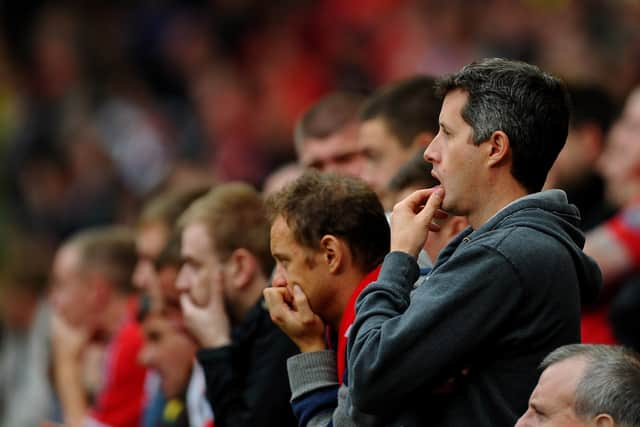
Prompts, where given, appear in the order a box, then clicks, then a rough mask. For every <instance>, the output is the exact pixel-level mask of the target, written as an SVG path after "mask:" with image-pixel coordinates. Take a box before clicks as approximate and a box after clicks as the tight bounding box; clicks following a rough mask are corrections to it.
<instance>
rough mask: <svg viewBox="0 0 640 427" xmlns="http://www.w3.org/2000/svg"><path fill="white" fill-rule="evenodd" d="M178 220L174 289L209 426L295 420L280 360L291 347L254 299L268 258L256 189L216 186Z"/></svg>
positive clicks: (265, 274)
mask: <svg viewBox="0 0 640 427" xmlns="http://www.w3.org/2000/svg"><path fill="white" fill-rule="evenodd" d="M178 225H179V227H180V229H181V231H182V245H181V252H182V259H183V265H182V267H181V269H180V273H179V276H178V281H177V286H178V288H179V289H180V291H181V292H182V295H181V298H180V302H181V305H182V312H183V314H184V319H185V324H186V326H187V328H188V330H189V331H190V333H191V334H192V335H193V336H194V337H195V339H196V340H197V341H198V344H199V347H200V349H199V350H198V353H197V360H198V362H199V364H200V365H201V366H202V368H203V370H204V374H205V378H206V391H207V398H208V400H209V403H210V404H211V407H212V409H213V414H214V421H215V425H216V426H217V427H225V426H233V427H241V426H252V427H258V426H274V427H275V426H279V427H284V426H293V425H295V419H294V417H293V414H292V412H291V409H290V407H289V403H288V401H289V396H290V394H291V391H290V390H289V385H288V383H287V377H286V369H285V360H286V358H287V357H289V356H291V355H292V354H294V353H295V352H296V348H295V345H294V344H293V342H291V341H290V340H289V338H288V337H287V336H286V335H284V334H283V333H282V331H280V330H279V329H278V328H277V326H275V325H274V324H273V323H272V322H271V319H270V318H269V312H268V311H267V310H266V308H265V306H264V301H263V299H262V290H263V289H264V288H265V287H266V286H267V285H268V278H269V276H270V275H271V272H272V270H273V258H272V257H271V253H270V251H269V225H268V222H267V218H266V214H265V212H264V207H263V203H262V198H261V196H260V194H259V193H258V192H257V191H256V190H254V189H253V188H252V187H251V186H250V185H248V184H243V183H228V184H221V185H219V186H217V187H215V188H214V189H213V190H211V192H209V193H207V194H206V195H205V196H203V197H201V198H200V199H198V200H196V201H195V202H194V203H193V204H191V205H190V206H189V208H188V209H187V210H186V211H185V212H184V213H183V214H182V216H181V217H180V219H179V220H178Z"/></svg>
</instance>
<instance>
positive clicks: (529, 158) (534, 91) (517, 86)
mask: <svg viewBox="0 0 640 427" xmlns="http://www.w3.org/2000/svg"><path fill="white" fill-rule="evenodd" d="M436 87H437V92H438V94H439V95H440V96H442V97H444V96H445V95H446V94H447V93H449V92H451V91H453V90H456V89H461V90H463V91H464V92H466V93H467V94H468V96H469V98H468V101H467V105H466V106H465V107H464V108H463V109H462V118H463V119H464V121H465V122H467V123H468V124H469V125H470V126H471V127H472V128H473V139H474V143H475V144H480V143H482V142H484V141H486V140H488V139H489V138H490V137H491V135H492V133H493V132H495V131H503V132H504V133H505V134H506V135H507V136H508V137H509V143H510V145H511V151H512V153H513V162H512V166H511V173H512V174H513V176H514V178H515V179H516V180H517V181H518V182H520V183H521V184H522V186H523V187H524V188H525V189H526V190H527V191H528V192H530V193H532V192H536V191H540V189H542V186H543V185H544V182H545V180H546V177H547V173H548V172H549V169H550V168H551V166H552V165H553V162H554V161H555V160H556V157H557V156H558V153H560V150H562V147H563V146H564V144H565V141H566V139H567V133H568V128H569V95H568V93H567V89H566V87H565V85H564V83H563V82H562V81H561V80H560V79H558V78H557V77H554V76H552V75H551V74H548V73H546V72H544V71H542V70H541V69H540V68H538V67H536V66H534V65H531V64H527V63H525V62H520V61H511V60H507V59H502V58H490V59H483V60H480V61H477V62H473V63H471V64H469V65H466V66H464V67H463V68H462V69H461V70H460V71H458V72H457V73H454V74H451V75H449V76H445V77H443V78H442V79H440V80H438V81H437V82H436Z"/></svg>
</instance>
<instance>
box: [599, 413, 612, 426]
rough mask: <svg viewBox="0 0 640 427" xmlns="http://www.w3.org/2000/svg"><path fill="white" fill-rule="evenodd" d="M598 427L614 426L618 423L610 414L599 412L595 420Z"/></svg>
mask: <svg viewBox="0 0 640 427" xmlns="http://www.w3.org/2000/svg"><path fill="white" fill-rule="evenodd" d="M593 425H595V426H596V427H614V426H615V425H616V423H615V421H613V418H612V417H611V415H609V414H598V415H597V416H596V418H595V420H594V424H593Z"/></svg>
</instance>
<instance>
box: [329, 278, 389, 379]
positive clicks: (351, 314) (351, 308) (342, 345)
mask: <svg viewBox="0 0 640 427" xmlns="http://www.w3.org/2000/svg"><path fill="white" fill-rule="evenodd" d="M380 268H381V266H378V267H376V268H375V269H374V270H372V271H371V272H369V274H367V275H366V276H365V277H364V278H363V279H362V280H361V281H360V283H358V286H357V287H356V288H355V289H354V291H353V293H352V294H351V297H350V298H349V302H348V303H347V306H346V307H345V309H344V313H342V319H341V320H340V329H339V330H338V381H339V382H340V384H342V377H343V375H344V368H345V363H346V359H347V340H348V338H349V331H350V330H351V325H353V321H354V320H355V318H356V300H357V299H358V296H359V295H360V293H361V292H362V290H363V289H364V288H365V287H366V286H367V285H368V284H369V283H372V282H375V281H376V279H378V274H380Z"/></svg>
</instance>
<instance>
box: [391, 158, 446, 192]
mask: <svg viewBox="0 0 640 427" xmlns="http://www.w3.org/2000/svg"><path fill="white" fill-rule="evenodd" d="M432 168H433V165H432V164H431V163H429V162H427V161H426V160H425V159H424V149H423V148H421V149H420V150H418V151H416V153H415V154H414V155H413V156H412V157H411V158H410V159H409V160H408V161H407V162H406V163H405V164H403V165H402V166H400V169H398V171H397V172H396V173H395V175H393V177H391V180H390V181H389V190H391V191H394V192H399V191H402V190H405V189H407V188H410V187H420V188H431V187H433V186H435V185H438V184H439V181H438V180H437V179H435V178H434V177H433V176H431V169H432Z"/></svg>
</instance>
